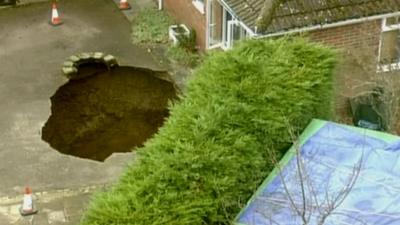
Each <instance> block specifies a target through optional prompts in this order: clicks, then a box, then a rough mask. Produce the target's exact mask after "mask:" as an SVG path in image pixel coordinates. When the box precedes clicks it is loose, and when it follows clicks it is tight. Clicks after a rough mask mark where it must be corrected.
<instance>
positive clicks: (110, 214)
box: [82, 39, 335, 225]
mask: <svg viewBox="0 0 400 225" xmlns="http://www.w3.org/2000/svg"><path fill="white" fill-rule="evenodd" d="M334 66H335V59H334V53H333V52H332V51H331V50H329V49H326V48H324V47H321V46H318V45H315V44H309V43H307V42H306V41H304V40H297V39H296V40H290V41H289V40H275V41H263V40H251V41H247V42H244V43H242V44H240V45H239V46H238V47H237V48H235V49H234V50H231V51H228V52H221V53H216V54H214V55H211V56H210V57H207V59H206V60H205V62H204V63H203V64H202V66H200V68H198V69H197V71H196V75H195V78H194V79H193V80H191V81H190V82H189V84H188V86H187V90H186V92H185V95H184V96H183V97H182V99H181V101H180V102H178V103H176V104H175V105H173V106H172V107H171V116H170V118H169V119H168V121H166V123H165V125H164V126H163V127H162V128H161V129H160V131H159V133H158V134H157V135H156V136H155V137H154V138H153V139H151V140H149V141H148V142H147V143H146V145H145V147H143V148H141V149H140V150H139V156H138V158H137V159H136V161H135V162H134V163H133V164H132V165H131V166H130V167H129V168H127V170H126V171H125V173H124V175H123V177H122V178H121V179H120V181H119V183H118V184H117V185H116V186H115V187H114V188H112V190H110V191H108V192H105V193H102V194H99V195H98V196H97V197H96V198H95V199H94V201H93V202H92V204H91V206H90V208H89V211H88V212H87V213H86V215H85V217H84V219H83V221H82V224H84V225H89V224H90V225H95V224H96V225H117V224H118V225H120V224H141V225H155V224H157V225H161V224H178V225H184V224H185V225H189V224H190V225H196V224H229V223H230V222H231V221H232V219H233V218H234V217H235V215H236V214H237V213H238V212H239V210H240V209H241V207H242V206H243V205H244V204H245V203H246V201H247V200H248V199H249V197H250V196H251V195H252V194H253V192H254V190H255V189H256V188H257V187H258V185H259V184H260V183H261V182H262V180H263V179H264V178H265V177H266V175H267V174H268V173H269V172H270V171H271V169H272V165H271V164H270V163H269V162H270V161H269V160H268V159H267V155H268V154H266V151H267V150H266V149H267V148H273V149H275V150H276V149H279V150H282V149H285V150H286V148H287V147H288V146H289V143H290V142H291V138H290V135H289V133H288V129H287V127H286V125H287V123H286V122H284V121H285V120H286V119H289V120H290V121H291V123H292V126H293V127H294V129H295V131H297V132H301V131H302V129H303V128H304V127H305V126H306V125H307V124H308V123H309V122H310V120H311V119H312V118H314V117H318V118H323V119H327V118H328V117H330V116H331V111H332V107H331V106H332V102H331V97H332V76H333V70H334ZM275 153H276V154H277V155H279V154H281V152H280V151H275Z"/></svg>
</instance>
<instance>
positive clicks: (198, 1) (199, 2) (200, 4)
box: [192, 0, 204, 14]
mask: <svg viewBox="0 0 400 225" xmlns="http://www.w3.org/2000/svg"><path fill="white" fill-rule="evenodd" d="M192 3H193V5H194V7H196V9H197V10H199V12H200V13H201V14H204V0H193V1H192Z"/></svg>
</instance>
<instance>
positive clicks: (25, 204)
mask: <svg viewBox="0 0 400 225" xmlns="http://www.w3.org/2000/svg"><path fill="white" fill-rule="evenodd" d="M19 212H20V213H21V215H22V216H28V215H32V214H35V213H37V212H38V211H37V210H36V209H35V207H34V205H33V199H32V189H31V188H30V187H26V188H25V192H24V200H23V201H22V205H21V207H20V208H19Z"/></svg>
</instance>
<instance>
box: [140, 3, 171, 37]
mask: <svg viewBox="0 0 400 225" xmlns="http://www.w3.org/2000/svg"><path fill="white" fill-rule="evenodd" d="M173 23H174V20H173V19H172V18H171V17H170V16H169V15H168V14H167V13H166V12H165V11H160V10H157V9H154V8H146V9H143V10H140V11H139V12H138V14H137V16H136V18H135V19H134V21H133V26H132V38H133V42H134V43H135V44H147V43H167V42H168V27H169V26H170V25H172V24H173Z"/></svg>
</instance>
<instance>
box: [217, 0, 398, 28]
mask: <svg viewBox="0 0 400 225" xmlns="http://www.w3.org/2000/svg"><path fill="white" fill-rule="evenodd" d="M221 1H223V2H224V3H225V4H226V5H227V6H228V7H229V8H230V9H231V10H232V11H233V13H234V15H235V16H237V17H238V18H239V19H240V20H241V21H242V22H243V23H244V24H246V26H248V27H249V28H250V29H252V30H253V31H254V30H255V27H256V26H257V27H258V28H257V29H258V32H262V33H266V34H268V33H276V32H279V31H285V30H290V29H294V28H301V27H307V26H313V25H323V24H329V23H335V22H340V21H345V20H349V19H357V18H362V17H366V16H373V15H380V14H385V13H392V12H396V11H400V0H221Z"/></svg>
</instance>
